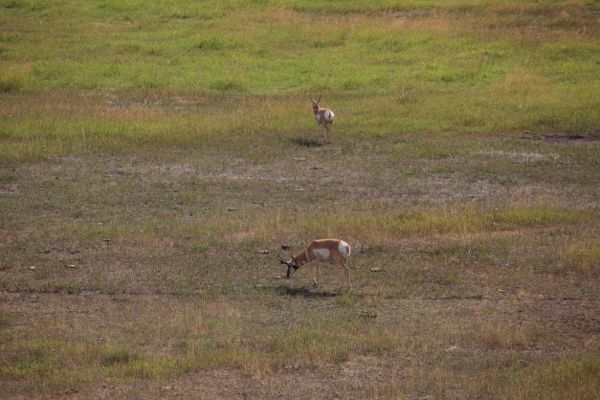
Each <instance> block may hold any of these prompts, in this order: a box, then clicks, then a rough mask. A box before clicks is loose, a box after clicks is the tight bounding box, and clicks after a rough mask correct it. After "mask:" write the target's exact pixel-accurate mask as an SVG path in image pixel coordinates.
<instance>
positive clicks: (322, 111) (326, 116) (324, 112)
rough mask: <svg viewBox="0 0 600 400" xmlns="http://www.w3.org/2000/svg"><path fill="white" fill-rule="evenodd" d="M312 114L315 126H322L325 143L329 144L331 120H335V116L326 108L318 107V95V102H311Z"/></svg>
mask: <svg viewBox="0 0 600 400" xmlns="http://www.w3.org/2000/svg"><path fill="white" fill-rule="evenodd" d="M311 101H312V107H313V112H314V113H315V119H316V120H317V124H319V125H322V126H323V127H324V128H325V131H326V132H327V139H326V140H327V142H331V129H332V128H333V119H334V118H335V114H334V113H333V111H331V110H329V109H327V108H321V107H319V102H320V101H321V96H320V95H319V100H312V99H311Z"/></svg>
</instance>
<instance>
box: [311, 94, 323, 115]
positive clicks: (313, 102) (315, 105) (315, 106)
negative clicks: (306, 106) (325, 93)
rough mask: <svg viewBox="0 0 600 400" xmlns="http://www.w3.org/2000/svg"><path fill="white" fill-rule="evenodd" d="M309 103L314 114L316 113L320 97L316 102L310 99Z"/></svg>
mask: <svg viewBox="0 0 600 400" xmlns="http://www.w3.org/2000/svg"><path fill="white" fill-rule="evenodd" d="M310 101H312V107H313V111H314V112H315V113H316V112H317V111H319V102H320V101H321V95H319V98H318V99H317V100H313V99H312V98H311V99H310Z"/></svg>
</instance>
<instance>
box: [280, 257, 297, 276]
mask: <svg viewBox="0 0 600 400" xmlns="http://www.w3.org/2000/svg"><path fill="white" fill-rule="evenodd" d="M277 259H278V260H279V262H281V263H282V264H285V265H287V267H288V269H287V278H288V279H289V278H291V277H292V275H293V274H294V272H296V270H297V269H298V268H300V266H299V265H296V260H294V257H292V258H290V260H289V261H285V260H284V259H283V258H282V257H281V256H277Z"/></svg>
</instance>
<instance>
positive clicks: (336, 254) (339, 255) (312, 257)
mask: <svg viewBox="0 0 600 400" xmlns="http://www.w3.org/2000/svg"><path fill="white" fill-rule="evenodd" d="M349 255H350V245H349V244H348V243H346V242H344V241H343V240H340V239H319V240H313V241H312V242H311V243H310V244H309V245H308V247H307V248H305V249H304V250H302V251H301V252H300V253H298V254H296V255H294V256H292V258H291V259H290V260H289V261H285V260H284V259H283V258H281V256H277V259H278V260H279V261H281V263H282V264H285V265H287V266H288V270H287V277H288V278H290V277H291V276H292V274H293V273H294V271H295V270H297V269H298V268H300V267H301V266H302V265H304V264H308V263H313V264H312V275H313V282H314V285H315V286H317V284H318V280H317V275H318V278H319V279H320V278H321V262H327V263H332V264H337V265H339V266H340V267H341V268H342V269H343V270H344V273H345V274H346V280H347V281H348V287H350V268H348V266H347V265H346V260H347V259H348V256H349ZM315 272H316V274H315Z"/></svg>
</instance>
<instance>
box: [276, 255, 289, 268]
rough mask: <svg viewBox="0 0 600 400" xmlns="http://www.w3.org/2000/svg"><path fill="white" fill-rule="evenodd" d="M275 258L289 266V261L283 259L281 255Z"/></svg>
mask: <svg viewBox="0 0 600 400" xmlns="http://www.w3.org/2000/svg"><path fill="white" fill-rule="evenodd" d="M277 259H278V260H279V261H280V262H281V263H282V264H285V265H287V266H288V267H289V266H290V263H289V262H287V261H285V260H284V259H283V258H281V256H277Z"/></svg>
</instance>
